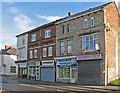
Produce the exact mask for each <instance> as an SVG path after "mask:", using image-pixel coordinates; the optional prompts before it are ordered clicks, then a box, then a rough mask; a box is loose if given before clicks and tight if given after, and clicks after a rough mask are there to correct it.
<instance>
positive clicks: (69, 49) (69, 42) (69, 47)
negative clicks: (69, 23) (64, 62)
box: [67, 40, 71, 54]
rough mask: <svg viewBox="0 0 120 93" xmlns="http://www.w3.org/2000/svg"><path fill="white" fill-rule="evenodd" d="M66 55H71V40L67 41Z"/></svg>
mask: <svg viewBox="0 0 120 93" xmlns="http://www.w3.org/2000/svg"><path fill="white" fill-rule="evenodd" d="M67 53H68V54H71V40H68V41H67Z"/></svg>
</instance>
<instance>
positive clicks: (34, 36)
mask: <svg viewBox="0 0 120 93" xmlns="http://www.w3.org/2000/svg"><path fill="white" fill-rule="evenodd" d="M31 41H32V42H33V41H36V34H33V35H32V38H31Z"/></svg>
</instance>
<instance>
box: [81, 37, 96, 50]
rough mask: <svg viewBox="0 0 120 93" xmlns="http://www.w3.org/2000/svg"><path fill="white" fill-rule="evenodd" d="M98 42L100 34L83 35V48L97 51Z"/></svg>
mask: <svg viewBox="0 0 120 93" xmlns="http://www.w3.org/2000/svg"><path fill="white" fill-rule="evenodd" d="M97 43H98V35H90V36H85V37H82V50H83V51H95V50H96V49H95V44H97Z"/></svg>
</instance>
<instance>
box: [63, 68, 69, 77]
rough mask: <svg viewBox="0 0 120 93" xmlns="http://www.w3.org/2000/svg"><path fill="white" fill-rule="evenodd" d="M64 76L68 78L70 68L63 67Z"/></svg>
mask: <svg viewBox="0 0 120 93" xmlns="http://www.w3.org/2000/svg"><path fill="white" fill-rule="evenodd" d="M64 77H65V78H70V68H65V74H64Z"/></svg>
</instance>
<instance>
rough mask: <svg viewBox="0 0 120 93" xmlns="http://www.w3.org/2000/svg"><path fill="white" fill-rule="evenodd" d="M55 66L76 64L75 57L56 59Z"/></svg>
mask: <svg viewBox="0 0 120 93" xmlns="http://www.w3.org/2000/svg"><path fill="white" fill-rule="evenodd" d="M57 62H58V65H57V66H76V60H75V59H65V60H58V61H57Z"/></svg>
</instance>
